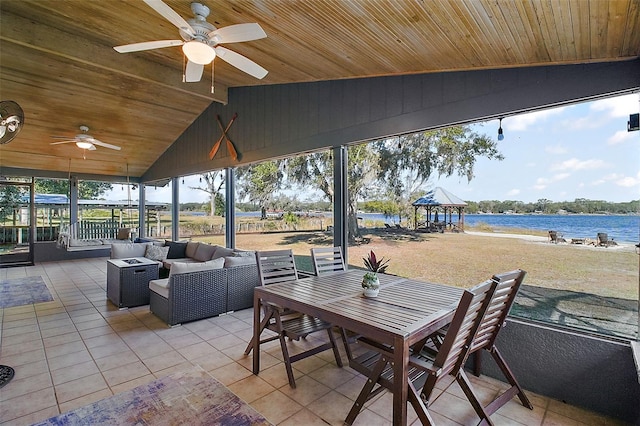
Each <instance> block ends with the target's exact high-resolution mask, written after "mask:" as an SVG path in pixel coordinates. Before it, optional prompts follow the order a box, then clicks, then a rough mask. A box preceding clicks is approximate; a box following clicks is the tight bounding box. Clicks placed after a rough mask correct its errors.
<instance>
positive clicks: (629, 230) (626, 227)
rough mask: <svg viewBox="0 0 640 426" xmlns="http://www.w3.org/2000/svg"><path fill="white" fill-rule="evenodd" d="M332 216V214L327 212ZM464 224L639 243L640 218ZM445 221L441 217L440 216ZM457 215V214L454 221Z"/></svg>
mask: <svg viewBox="0 0 640 426" xmlns="http://www.w3.org/2000/svg"><path fill="white" fill-rule="evenodd" d="M238 215H239V216H258V217H259V216H260V212H248V213H239V214H238ZM327 215H328V216H330V215H331V214H330V213H327ZM358 217H359V218H362V219H363V220H373V221H379V222H386V223H389V224H393V223H398V217H397V216H385V215H384V214H381V213H359V214H358ZM464 217H465V224H466V225H467V226H476V225H479V224H482V223H486V224H487V225H490V226H492V227H503V228H520V229H533V230H540V231H549V230H555V231H558V232H559V233H560V234H562V235H563V236H564V238H567V239H569V238H592V239H595V238H596V237H597V235H598V232H606V233H607V234H608V236H609V238H613V239H615V240H617V241H620V242H628V243H637V242H638V241H639V234H640V216H631V215H627V216H617V215H616V216H608V215H578V214H576V215H573V214H572V215H538V214H536V215H519V214H466V215H465V216H464ZM441 218H442V217H441ZM456 218H457V216H456V215H455V214H454V221H455V220H456Z"/></svg>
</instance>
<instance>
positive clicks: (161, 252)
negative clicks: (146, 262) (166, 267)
mask: <svg viewBox="0 0 640 426" xmlns="http://www.w3.org/2000/svg"><path fill="white" fill-rule="evenodd" d="M167 254H169V247H159V246H156V245H153V244H149V245H148V246H147V251H146V252H145V253H144V257H146V258H147V259H151V260H156V261H158V262H162V261H163V260H165V259H166V258H167Z"/></svg>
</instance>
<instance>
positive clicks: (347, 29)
mask: <svg viewBox="0 0 640 426" xmlns="http://www.w3.org/2000/svg"><path fill="white" fill-rule="evenodd" d="M166 3H167V4H168V5H169V6H170V7H171V8H173V9H174V10H175V11H176V12H177V13H179V14H180V15H181V16H183V17H184V18H185V19H187V18H191V17H192V16H193V15H192V12H191V10H190V1H188V0H167V1H166ZM202 3H204V4H205V5H207V6H208V7H210V8H211V15H210V16H209V17H208V21H209V22H210V23H212V24H213V25H215V26H216V27H218V28H220V27H224V26H227V25H232V24H238V23H247V22H257V23H259V24H260V25H261V26H262V28H263V29H264V30H265V32H266V33H267V36H268V37H267V38H266V39H261V40H256V41H251V42H245V43H235V44H229V45H227V47H229V48H231V49H232V50H235V51H236V52H238V53H240V54H242V55H245V56H247V57H248V58H250V59H252V60H253V61H255V62H257V63H258V64H260V65H262V66H263V67H265V68H266V69H267V70H268V71H269V74H268V75H267V76H266V77H265V78H264V79H263V80H257V79H255V78H253V77H251V76H249V75H247V74H245V73H243V72H241V71H239V70H237V69H236V68H234V67H232V66H230V65H228V64H226V63H225V62H223V61H221V60H219V59H216V61H215V87H216V91H215V94H211V93H210V84H211V82H210V78H211V74H210V73H211V71H210V70H211V68H210V67H206V69H205V75H204V77H203V79H202V81H201V82H199V83H182V67H183V58H182V51H181V49H180V47H170V48H165V49H157V50H152V51H146V52H139V53H128V54H119V53H117V52H115V51H114V50H113V49H112V47H113V46H116V45H122V44H128V43H134V42H142V41H150V40H163V39H180V37H179V35H178V31H177V29H176V27H174V26H173V25H172V24H171V23H169V22H168V21H167V20H165V19H164V18H163V17H162V16H160V15H159V14H158V13H156V12H155V11H154V10H153V9H152V8H151V7H149V6H148V5H147V4H145V3H144V2H142V1H141V0H126V1H123V0H109V1H88V0H69V1H61V0H33V1H24V0H23V1H7V0H3V1H1V2H0V98H1V100H14V101H16V102H18V103H19V104H20V105H21V106H22V108H23V109H24V111H25V114H26V124H25V126H24V128H23V129H22V131H21V133H20V134H19V135H18V136H17V137H16V139H15V140H14V141H12V142H11V143H9V144H5V145H0V168H3V167H16V168H25V169H35V170H44V171H53V172H64V173H67V172H71V173H74V174H98V175H107V176H126V175H127V173H128V174H129V175H130V176H132V177H137V176H141V175H142V174H143V173H144V172H145V171H146V170H147V168H148V167H149V166H150V165H151V164H152V163H153V162H154V161H155V160H156V159H157V158H158V156H159V155H160V154H162V152H163V151H165V150H166V149H167V148H168V147H169V146H170V145H171V144H172V143H173V142H174V141H175V139H176V138H177V137H178V136H179V135H180V134H181V133H182V132H183V131H184V130H185V128H186V127H187V126H189V124H190V123H192V122H193V120H195V119H196V118H197V117H198V116H199V115H200V113H201V112H202V111H203V110H204V109H205V108H206V107H207V106H208V105H209V104H210V103H211V102H212V101H218V102H223V103H224V102H225V101H226V95H227V88H229V87H239V86H250V85H258V84H282V83H292V82H310V81H321V80H333V79H345V78H354V77H370V76H384V75H399V74H411V73H429V72H442V71H450V70H474V69H487V68H506V67H522V66H532V65H550V64H572V63H584V62H604V61H618V60H627V59H632V58H637V57H638V56H639V55H640V2H639V1H638V0H592V1H587V0H565V1H560V0H534V1H525V0H522V1H511V0H455V1H454V0H404V1H382V0H366V1H365V0H351V1H347V0H343V1H339V0H314V1H283V0H259V1H249V0H215V1H214V0H202ZM83 124H84V125H87V126H89V127H90V132H89V133H90V134H91V135H92V136H94V137H95V138H97V139H99V140H101V141H103V142H106V143H109V144H113V145H118V146H121V147H122V150H121V151H115V150H111V149H107V148H102V147H98V149H97V150H96V151H88V152H86V153H85V154H86V155H85V157H86V159H83V151H82V150H80V149H79V148H77V147H76V146H75V144H64V145H53V146H52V145H50V143H51V142H53V141H54V140H53V139H52V138H51V136H68V137H73V135H75V134H77V133H79V131H78V127H79V126H80V125H83ZM127 170H128V172H127ZM0 174H2V170H1V169H0Z"/></svg>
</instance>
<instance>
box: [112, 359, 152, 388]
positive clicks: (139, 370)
mask: <svg viewBox="0 0 640 426" xmlns="http://www.w3.org/2000/svg"><path fill="white" fill-rule="evenodd" d="M150 374H151V372H150V371H149V369H147V367H146V366H145V365H144V364H143V363H142V362H141V361H136V362H132V363H130V364H124V365H121V366H120V367H118V368H112V369H111V370H107V371H103V372H102V375H103V376H104V378H105V380H106V381H107V384H108V385H109V386H115V385H119V384H120V383H124V382H128V381H130V380H134V379H137V378H138V377H142V376H146V375H150Z"/></svg>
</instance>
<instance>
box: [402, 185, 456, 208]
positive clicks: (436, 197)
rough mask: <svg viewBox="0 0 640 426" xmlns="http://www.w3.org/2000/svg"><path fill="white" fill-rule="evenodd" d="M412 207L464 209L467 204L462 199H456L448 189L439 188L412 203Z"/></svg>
mask: <svg viewBox="0 0 640 426" xmlns="http://www.w3.org/2000/svg"><path fill="white" fill-rule="evenodd" d="M411 205H413V206H416V207H423V206H424V207H427V206H453V207H463V206H466V205H467V203H465V202H464V201H462V200H461V199H460V198H458V197H456V196H455V195H453V194H452V193H450V192H449V191H447V190H446V189H443V188H440V187H439V186H438V187H436V188H434V189H432V190H431V191H429V192H427V193H426V194H425V195H423V196H422V197H420V198H418V199H417V200H416V201H414V202H413V203H411Z"/></svg>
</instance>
